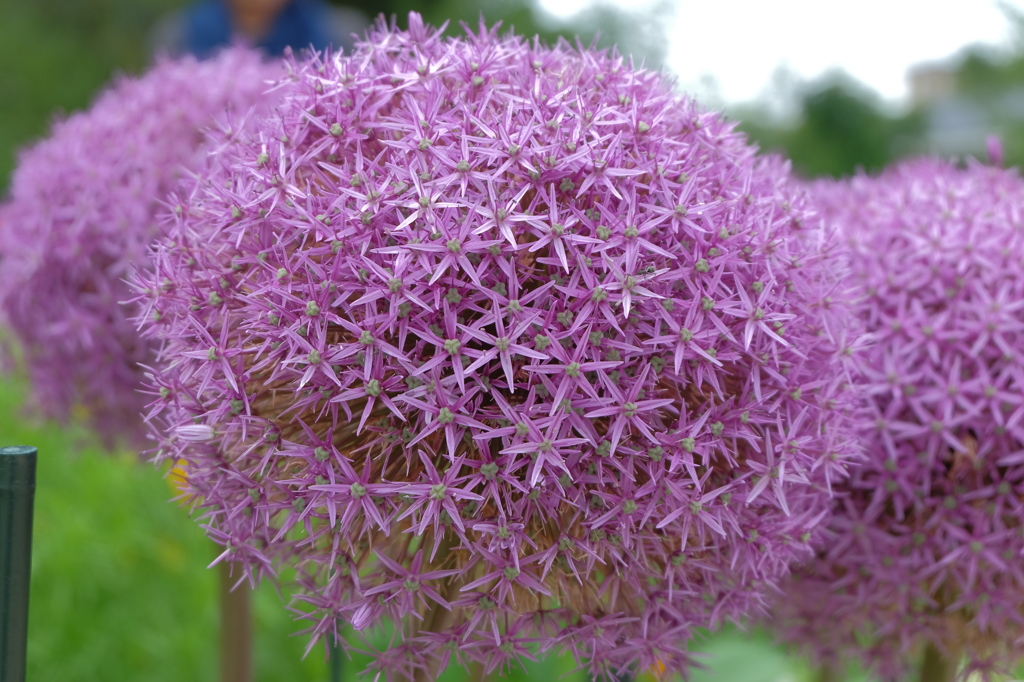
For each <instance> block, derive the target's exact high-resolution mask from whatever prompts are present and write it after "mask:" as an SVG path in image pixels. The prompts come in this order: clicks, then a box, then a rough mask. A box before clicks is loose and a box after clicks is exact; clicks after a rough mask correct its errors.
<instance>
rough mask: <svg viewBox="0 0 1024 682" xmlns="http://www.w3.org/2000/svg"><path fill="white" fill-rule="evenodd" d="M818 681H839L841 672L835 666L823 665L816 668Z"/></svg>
mask: <svg viewBox="0 0 1024 682" xmlns="http://www.w3.org/2000/svg"><path fill="white" fill-rule="evenodd" d="M817 679H818V682H841V680H842V679H843V677H842V674H841V673H840V671H839V670H837V669H836V667H835V666H832V665H823V666H821V667H820V668H819V669H818V678H817Z"/></svg>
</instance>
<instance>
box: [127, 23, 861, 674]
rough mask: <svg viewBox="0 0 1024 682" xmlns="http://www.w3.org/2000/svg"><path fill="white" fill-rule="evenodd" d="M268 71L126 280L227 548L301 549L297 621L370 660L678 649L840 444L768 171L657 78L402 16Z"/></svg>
mask: <svg viewBox="0 0 1024 682" xmlns="http://www.w3.org/2000/svg"><path fill="white" fill-rule="evenodd" d="M293 69H294V74H293V76H291V77H290V78H288V79H285V81H283V82H282V85H281V88H280V90H279V91H278V92H277V95H278V96H279V97H280V98H281V101H282V102H283V104H282V105H281V106H280V107H279V109H278V110H277V112H276V113H275V115H273V116H270V117H267V118H265V119H261V120H256V119H253V125H251V126H249V127H248V128H246V129H245V130H244V131H242V132H240V133H237V134H235V135H233V136H227V137H225V138H224V139H223V140H222V141H221V144H220V145H219V146H217V148H216V153H214V154H213V155H212V156H211V158H210V163H209V166H208V168H207V170H206V172H205V174H203V176H202V177H201V178H200V181H199V182H198V183H195V184H194V185H192V186H187V187H185V188H184V189H183V190H182V192H181V194H180V201H181V205H180V208H179V209H177V213H176V217H175V219H174V221H173V223H168V225H167V229H168V231H169V238H168V239H166V240H164V241H162V242H160V244H159V246H158V249H157V253H156V263H157V265H156V268H155V271H154V272H153V273H152V275H149V276H147V277H145V281H144V282H143V283H142V284H141V287H142V288H143V289H144V290H145V293H144V294H143V295H142V297H141V298H142V299H143V300H145V301H147V310H146V313H145V315H144V317H143V318H142V319H143V324H144V326H145V327H146V332H147V334H148V335H150V336H153V337H156V338H159V339H162V340H163V342H164V346H163V350H162V353H161V358H160V361H159V362H158V363H157V364H156V365H155V369H154V389H155V390H156V391H158V392H159V396H160V397H159V399H158V400H157V402H156V403H155V405H154V408H153V409H154V412H159V413H160V415H161V416H160V417H158V418H155V419H154V422H153V423H154V427H155V432H156V434H157V437H158V438H159V439H160V455H159V457H162V458H174V459H178V458H182V459H183V460H185V461H186V462H187V464H186V467H185V468H186V471H187V475H188V479H189V484H190V486H191V489H192V492H194V493H195V494H197V495H198V496H199V497H200V498H202V500H203V501H204V502H203V503H204V505H205V507H206V510H207V514H208V517H207V519H206V520H207V521H208V523H209V524H210V528H211V534H212V536H213V537H214V538H215V539H217V540H218V541H219V542H221V543H223V544H224V545H226V547H227V550H226V556H230V558H231V559H232V560H235V561H240V562H242V564H243V565H244V566H245V567H246V570H248V571H250V572H251V573H252V574H253V575H254V576H258V575H260V574H263V573H265V572H270V571H272V570H273V568H274V567H275V566H277V565H280V564H282V563H292V564H295V565H297V566H298V567H299V568H300V572H301V574H302V576H303V577H302V583H303V588H304V590H303V593H302V598H303V599H305V600H306V601H308V604H309V605H310V607H311V613H310V614H309V615H310V617H311V618H313V619H315V620H318V621H319V622H318V623H317V625H315V627H314V633H315V634H316V635H322V634H325V633H328V632H331V631H333V628H334V618H335V617H336V616H337V617H340V618H342V619H344V620H346V621H349V622H351V623H352V624H353V625H354V626H355V628H357V629H359V630H366V629H368V628H372V627H374V626H377V625H380V624H382V623H383V622H385V621H386V620H390V621H392V622H395V623H399V625H400V627H399V628H398V629H397V632H396V634H395V640H394V641H393V643H392V646H391V647H390V648H389V649H388V650H386V651H384V652H382V653H381V655H380V658H379V659H378V663H377V665H378V666H379V667H380V668H382V669H383V670H385V671H386V672H387V673H388V674H389V675H394V676H396V677H415V676H431V675H433V674H434V673H436V672H437V670H439V669H440V668H442V667H444V666H445V665H447V664H448V663H449V662H450V661H451V660H452V659H453V657H454V659H455V660H458V661H466V660H475V661H479V662H481V663H482V664H483V666H484V669H485V671H488V672H489V671H492V670H495V669H499V668H504V667H505V666H507V665H508V664H509V663H510V662H513V661H515V660H517V659H519V658H521V657H530V656H531V655H532V653H531V652H533V651H535V650H536V649H537V648H539V649H540V650H546V649H548V648H551V647H562V646H564V647H567V648H570V649H571V650H572V651H573V652H574V653H575V654H576V655H577V656H579V657H580V658H581V659H584V660H586V661H588V664H589V665H590V666H591V667H592V670H594V671H595V673H596V672H597V671H599V670H602V669H608V668H612V669H617V668H625V667H628V666H630V665H633V664H638V665H641V666H647V665H651V664H652V663H654V662H655V661H656V660H660V661H661V662H662V663H663V664H664V665H665V666H666V667H667V669H668V670H670V671H675V670H681V669H683V668H684V667H685V665H686V663H687V660H688V655H687V652H686V649H685V646H686V640H687V639H688V637H689V636H690V633H691V630H692V628H694V627H696V626H704V625H708V624H710V623H713V622H715V621H717V620H719V619H721V618H727V617H735V616H738V614H740V613H742V612H744V611H745V610H746V609H748V608H749V607H750V606H751V605H753V604H756V603H758V602H759V599H760V595H761V594H762V593H763V591H764V590H765V588H766V586H767V585H769V584H771V583H772V582H773V581H774V580H776V579H777V578H778V576H779V575H780V574H781V573H782V572H784V571H785V570H786V566H787V565H788V563H789V562H790V561H791V560H792V559H793V558H794V557H799V556H803V554H804V552H805V550H806V534H807V533H808V532H809V531H810V530H811V529H812V528H814V527H815V525H816V524H817V523H818V521H819V519H820V514H821V512H822V510H823V509H824V508H825V506H826V499H827V496H828V487H829V484H830V480H832V479H833V477H835V476H836V475H838V474H839V473H841V471H842V469H843V467H844V461H845V460H846V459H847V457H848V455H849V453H850V450H851V445H850V440H851V439H850V438H848V434H847V431H846V428H847V427H846V417H845V409H846V406H847V402H848V398H847V394H846V390H847V389H846V384H847V382H848V379H847V377H846V374H845V369H844V367H845V364H844V360H843V358H842V353H841V350H842V349H843V348H844V346H845V344H846V343H847V339H846V336H845V335H846V328H845V327H844V324H845V323H844V316H843V313H844V312H845V308H843V306H842V305H840V304H841V303H842V295H841V292H836V291H834V287H835V282H834V281H833V274H832V273H833V268H834V267H837V266H838V264H837V263H836V262H834V259H833V258H832V257H831V255H830V253H829V250H828V248H827V247H828V244H827V240H826V236H825V234H824V232H823V231H822V230H820V229H817V228H816V227H815V226H814V224H813V221H812V220H811V214H810V213H808V212H807V211H806V210H805V209H804V208H803V206H802V201H803V200H802V199H801V198H800V196H799V195H798V194H797V193H796V192H795V191H794V190H793V189H792V188H791V187H790V186H789V185H790V183H789V180H788V177H789V176H788V168H787V167H786V166H785V165H784V164H782V163H780V162H779V161H778V160H776V159H769V160H766V161H762V160H758V159H756V158H755V155H754V150H753V149H752V148H751V147H749V146H748V145H747V144H746V142H745V141H744V139H743V137H742V136H740V135H738V134H736V133H734V132H733V131H732V124H730V123H727V122H726V121H724V120H723V119H722V118H721V117H720V116H719V115H718V114H715V113H710V112H704V111H702V110H701V109H700V108H698V107H697V106H696V105H695V104H694V103H693V102H691V101H689V100H687V99H684V98H680V97H678V96H676V95H675V94H673V92H672V87H671V84H670V83H668V82H666V81H665V79H663V78H662V77H661V76H659V75H657V74H655V73H651V72H647V71H643V70H639V69H635V68H633V67H632V66H631V64H629V62H628V61H627V60H625V59H623V58H621V57H619V56H617V55H615V54H609V53H603V52H596V51H593V50H587V49H574V48H572V47H571V46H569V45H568V44H566V43H560V44H558V45H557V46H555V47H553V48H547V47H542V46H540V45H539V44H537V43H533V44H531V43H529V42H526V41H524V40H522V39H520V38H518V37H514V36H509V37H499V36H498V33H497V29H496V28H495V29H492V30H488V29H486V28H484V27H481V29H480V31H479V32H477V33H471V32H469V33H467V35H466V37H465V38H461V39H447V38H443V37H442V36H441V34H440V32H439V31H436V30H435V29H432V28H428V27H425V26H424V25H423V24H422V23H421V21H420V19H419V17H418V16H417V15H415V14H414V15H411V17H410V29H409V31H407V32H403V31H398V30H396V29H394V28H393V27H391V28H389V27H388V26H387V25H384V24H379V25H378V26H377V28H376V30H375V31H374V32H372V33H371V34H370V36H369V38H368V40H367V41H366V42H364V43H362V44H361V45H360V46H358V47H357V49H356V50H355V52H354V54H353V55H352V56H351V57H340V56H333V57H331V56H325V57H323V58H322V59H314V60H312V61H309V62H306V63H296V64H294V65H293ZM819 242H821V243H820V244H819ZM819 247H820V248H819Z"/></svg>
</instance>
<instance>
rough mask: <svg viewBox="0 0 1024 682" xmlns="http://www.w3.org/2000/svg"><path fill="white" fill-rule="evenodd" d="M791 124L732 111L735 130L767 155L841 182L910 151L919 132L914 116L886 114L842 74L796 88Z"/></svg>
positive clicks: (750, 110)
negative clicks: (780, 156) (736, 123)
mask: <svg viewBox="0 0 1024 682" xmlns="http://www.w3.org/2000/svg"><path fill="white" fill-rule="evenodd" d="M796 99H797V101H796V107H797V113H796V116H795V117H794V119H793V122H792V123H789V124H785V123H779V122H778V121H773V120H772V119H771V118H770V117H769V116H768V115H767V114H766V113H765V111H764V108H763V107H757V106H754V107H747V108H745V109H739V110H737V112H736V113H737V114H739V115H740V116H741V118H742V119H743V123H741V124H740V129H741V130H744V131H746V132H747V134H749V135H750V137H751V139H752V140H753V141H754V142H755V143H757V144H758V145H760V146H761V148H762V149H764V150H766V151H777V152H781V153H783V154H785V155H786V156H788V157H789V158H790V159H792V160H793V166H794V168H795V169H796V170H797V172H799V173H800V174H801V175H804V176H808V177H815V176H821V175H828V176H832V177H841V176H844V175H850V174H852V173H854V172H855V171H856V170H857V169H859V168H863V169H864V170H866V171H868V172H873V171H879V170H881V169H882V168H884V167H885V166H886V165H887V164H889V163H890V162H891V161H893V160H894V159H895V158H897V157H898V156H901V155H902V154H904V153H906V152H907V151H908V150H910V149H912V148H913V147H914V145H915V144H916V140H917V138H918V137H919V135H920V133H921V129H922V127H921V119H920V116H919V115H918V114H915V113H911V114H907V115H902V116H900V115H894V114H889V113H887V112H886V111H885V109H884V108H883V106H882V103H881V102H880V101H879V99H878V97H877V95H875V93H873V92H872V91H871V90H869V89H868V88H866V87H865V86H863V85H861V84H860V83H858V82H857V81H855V80H854V79H852V78H850V77H849V76H847V75H846V74H844V73H830V74H826V75H825V76H823V77H821V78H819V79H817V80H815V81H811V82H809V83H805V84H803V85H800V86H798V87H797V89H796Z"/></svg>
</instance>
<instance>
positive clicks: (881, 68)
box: [538, 0, 1024, 103]
mask: <svg viewBox="0 0 1024 682" xmlns="http://www.w3.org/2000/svg"><path fill="white" fill-rule="evenodd" d="M538 2H539V4H540V5H541V7H543V8H544V9H545V10H546V11H547V12H549V13H550V14H552V15H554V16H555V17H557V18H563V19H564V18H568V17H570V16H572V15H574V14H576V13H577V12H581V11H586V9H587V8H588V7H590V6H591V5H592V4H594V3H595V2H606V3H611V4H616V5H619V6H621V7H625V8H628V9H633V10H637V11H643V10H645V9H649V8H650V7H652V6H654V5H655V3H656V0H538ZM665 4H668V5H670V6H671V9H670V10H669V13H670V14H669V15H667V16H665V17H664V21H665V28H664V29H663V30H664V38H665V39H666V40H667V41H668V44H669V49H668V59H667V66H668V67H669V68H670V69H671V70H673V71H674V72H675V73H676V74H678V76H679V80H680V83H681V84H682V85H683V87H684V88H685V89H687V90H690V91H692V92H695V93H696V94H698V95H701V96H704V97H706V98H710V99H712V100H719V101H722V102H724V103H735V102H741V101H747V100H752V99H755V98H758V97H760V96H763V95H768V96H770V95H771V92H772V88H773V79H774V78H775V75H776V74H777V73H778V72H779V70H780V68H784V69H785V70H787V71H789V72H790V73H792V74H795V75H797V76H799V77H800V78H803V79H810V78H814V77H815V76H818V75H820V74H822V73H824V72H826V71H829V70H830V69H835V68H841V69H843V70H844V71H846V72H847V73H849V74H850V75H852V76H853V77H854V78H856V79H857V80H859V81H861V82H862V83H865V84H867V85H868V86H870V87H871V88H873V89H874V90H876V91H877V92H878V93H880V94H881V95H882V96H883V97H885V98H886V99H889V100H893V101H894V102H899V101H902V100H904V99H905V97H906V95H907V83H906V73H907V69H908V68H910V67H911V66H913V65H915V64H918V63H921V62H927V61H935V60H941V59H943V58H945V57H948V56H951V55H952V54H954V53H955V52H956V51H957V50H959V49H960V48H962V47H964V46H966V45H970V44H973V43H979V42H980V43H988V44H992V45H1000V46H1005V45H1008V44H1009V38H1010V35H1011V32H1010V24H1009V22H1008V21H1007V19H1006V16H1005V15H1004V14H1003V12H1002V11H1001V10H1000V8H999V5H998V4H997V2H996V0H854V1H850V0H665ZM1006 4H1007V5H1009V6H1012V7H1015V8H1017V9H1020V10H1024V0H1008V1H1007V2H1006ZM709 76H710V78H709Z"/></svg>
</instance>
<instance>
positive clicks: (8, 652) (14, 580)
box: [0, 446, 37, 682]
mask: <svg viewBox="0 0 1024 682" xmlns="http://www.w3.org/2000/svg"><path fill="white" fill-rule="evenodd" d="M36 454H37V453H36V449H35V448H32V447H21V446H19V447H8V448H0V682H25V655H26V653H25V652H26V647H27V645H28V584H29V570H30V568H31V566H32V560H31V558H32V502H33V499H34V498H35V492H36Z"/></svg>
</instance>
